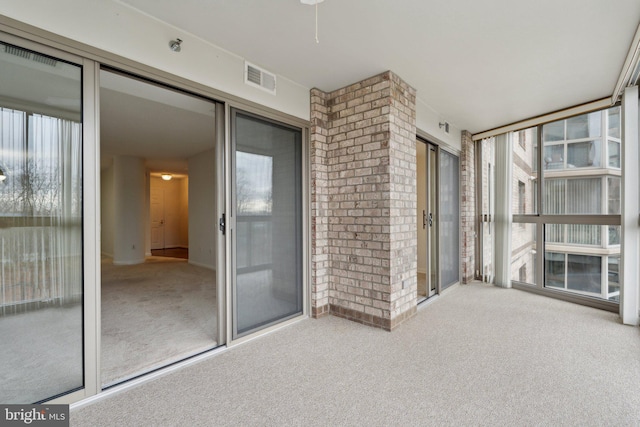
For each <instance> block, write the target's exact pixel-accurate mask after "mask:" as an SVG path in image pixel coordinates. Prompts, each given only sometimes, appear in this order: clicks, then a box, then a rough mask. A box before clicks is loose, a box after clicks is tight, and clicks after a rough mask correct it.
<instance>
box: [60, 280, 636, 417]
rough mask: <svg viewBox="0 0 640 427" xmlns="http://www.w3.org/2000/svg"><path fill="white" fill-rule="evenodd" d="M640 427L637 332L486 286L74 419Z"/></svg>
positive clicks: (182, 378) (592, 313)
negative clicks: (385, 326)
mask: <svg viewBox="0 0 640 427" xmlns="http://www.w3.org/2000/svg"><path fill="white" fill-rule="evenodd" d="M639 422H640V328H634V327H629V326H623V325H621V324H620V322H619V319H618V316H617V315H615V314H613V313H609V312H605V311H600V310H596V309H592V308H588V307H583V306H578V305H574V304H570V303H566V302H562V301H557V300H552V299H549V298H545V297H541V296H537V295H533V294H529V293H525V292H522V291H517V290H507V289H500V288H496V287H492V286H488V285H483V284H473V285H466V286H461V287H455V288H453V289H451V290H449V291H447V292H446V293H445V294H444V295H443V296H441V297H439V298H438V299H436V300H434V301H433V303H431V304H428V305H427V306H426V307H424V308H422V309H420V310H419V311H418V314H417V315H416V316H415V317H413V318H412V319H410V320H408V321H407V322H406V323H405V324H403V325H402V326H401V327H400V328H399V329H397V330H395V331H394V332H392V333H388V332H384V331H381V330H378V329H373V328H370V327H366V326H363V325H360V324H357V323H354V322H350V321H347V320H344V319H339V318H336V317H331V316H329V317H325V318H322V319H320V320H313V319H308V320H303V321H301V322H298V323H296V324H295V325H292V326H290V327H287V328H283V329H281V330H279V331H277V332H275V333H272V334H269V335H266V336H264V337H262V338H260V339H257V340H253V341H250V342H248V343H246V344H243V345H241V346H238V347H235V348H232V349H230V350H228V351H226V352H224V353H222V354H220V355H217V356H215V357H212V358H210V359H207V360H205V361H202V362H200V363H198V364H195V365H192V366H189V367H187V368H184V369H182V370H180V371H178V372H175V373H172V374H169V375H166V376H163V377H161V378H158V379H156V380H154V381H151V382H149V383H145V384H143V385H141V386H139V387H136V388H134V389H131V390H129V391H126V392H123V393H121V394H117V395H115V396H113V397H110V398H108V399H105V400H101V401H99V402H97V403H94V404H92V405H90V406H87V407H85V408H82V409H80V410H74V411H72V414H71V425H72V426H92V427H95V426H132V425H136V426H185V425H189V426H211V425H233V426H237V425H243V426H249V425H269V426H301V425H304V426H308V425H309V426H315V425H318V426H319V425H335V426H345V425H346V426H392V425H393V426H396V425H402V426H404V425H419V426H425V425H452V426H467V425H486V426H494V425H504V426H521V425H548V426H558V425H576V426H584V425H594V426H602V425H638V423H639Z"/></svg>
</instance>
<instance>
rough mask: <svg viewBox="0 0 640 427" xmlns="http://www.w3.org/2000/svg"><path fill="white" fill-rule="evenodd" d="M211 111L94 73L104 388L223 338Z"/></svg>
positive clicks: (186, 97) (133, 81)
mask: <svg viewBox="0 0 640 427" xmlns="http://www.w3.org/2000/svg"><path fill="white" fill-rule="evenodd" d="M217 110H219V108H218V105H217V103H216V102H215V101H211V100H209V99H206V98H202V97H199V96H195V95H192V94H189V93H185V92H182V91H179V90H176V89H173V88H169V87H165V86H162V85H160V84H158V83H155V82H150V81H146V80H144V79H141V78H136V77H133V76H130V75H127V74H123V73H120V72H118V71H116V70H112V69H106V68H104V69H102V70H101V71H100V123H101V127H100V137H101V138H100V152H101V156H100V157H101V192H100V198H101V210H102V212H101V221H102V227H101V232H102V239H101V245H102V246H101V252H102V263H101V317H102V322H101V383H102V387H103V388H107V387H110V386H113V385H115V384H118V383H121V382H123V381H126V380H128V379H131V378H134V377H137V376H139V375H142V374H145V373H148V372H150V371H153V370H155V369H158V368H162V367H164V366H167V365H170V364H172V363H175V362H178V361H180V360H183V359H185V358H188V357H191V356H194V355H197V354H200V353H202V352H205V351H208V350H210V349H212V348H215V347H216V346H218V345H220V344H221V342H222V341H223V340H222V339H221V338H220V333H219V330H220V323H221V320H220V310H219V307H218V296H219V295H220V292H219V291H218V288H219V286H218V282H219V281H218V280H217V277H216V267H217V243H218V241H217V227H216V226H217V221H216V196H217V186H216V185H217V179H216V170H217V167H216V166H217V165H216V162H217V159H218V156H217V154H216V142H217V140H218V135H217V128H218V117H217V115H218V111H217ZM189 249H191V250H189ZM157 251H161V253H158V252H157Z"/></svg>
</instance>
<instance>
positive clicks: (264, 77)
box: [244, 62, 276, 95]
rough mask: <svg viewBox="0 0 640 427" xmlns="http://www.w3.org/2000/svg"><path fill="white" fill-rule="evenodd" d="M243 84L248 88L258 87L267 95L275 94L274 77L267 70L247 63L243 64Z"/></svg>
mask: <svg viewBox="0 0 640 427" xmlns="http://www.w3.org/2000/svg"><path fill="white" fill-rule="evenodd" d="M244 64H245V66H244V82H245V83H246V84H248V85H250V86H255V87H259V88H260V89H263V90H265V91H267V92H269V93H272V94H274V95H275V93H276V76H275V74H273V73H270V72H268V71H267V70H265V69H263V68H260V67H256V66H255V65H253V64H250V63H248V62H245V63H244Z"/></svg>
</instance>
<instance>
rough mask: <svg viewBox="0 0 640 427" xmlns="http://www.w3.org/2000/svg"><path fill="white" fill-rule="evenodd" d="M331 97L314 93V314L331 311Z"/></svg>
mask: <svg viewBox="0 0 640 427" xmlns="http://www.w3.org/2000/svg"><path fill="white" fill-rule="evenodd" d="M326 98H327V94H326V93H324V92H322V91H321V90H318V89H312V90H311V137H310V146H311V149H310V157H311V168H310V169H311V170H310V172H311V236H310V237H311V315H312V316H313V317H319V316H323V315H325V314H327V313H328V312H329V273H330V269H329V229H328V225H329V217H330V212H329V210H328V193H329V180H328V173H327V122H328V116H327V111H328V109H327V102H326Z"/></svg>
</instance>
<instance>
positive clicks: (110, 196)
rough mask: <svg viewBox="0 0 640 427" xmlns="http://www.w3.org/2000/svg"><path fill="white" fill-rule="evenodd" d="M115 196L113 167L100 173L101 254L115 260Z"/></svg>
mask: <svg viewBox="0 0 640 427" xmlns="http://www.w3.org/2000/svg"><path fill="white" fill-rule="evenodd" d="M114 202H115V194H114V188H113V165H111V166H109V168H107V169H104V170H103V171H101V173H100V218H101V221H102V222H101V224H100V241H101V247H100V252H102V254H103V255H106V256H109V257H112V258H113V236H114V230H115V222H114V218H115V209H114Z"/></svg>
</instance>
